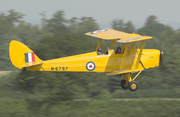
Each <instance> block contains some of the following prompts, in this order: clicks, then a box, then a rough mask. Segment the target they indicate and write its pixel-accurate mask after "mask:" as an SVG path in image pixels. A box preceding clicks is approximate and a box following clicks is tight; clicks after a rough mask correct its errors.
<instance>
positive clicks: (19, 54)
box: [9, 40, 42, 69]
mask: <svg viewBox="0 0 180 117" xmlns="http://www.w3.org/2000/svg"><path fill="white" fill-rule="evenodd" d="M9 56H10V60H11V62H12V64H13V65H14V66H15V67H17V68H19V69H22V68H24V67H29V66H33V65H39V64H42V60H41V59H39V58H38V57H37V56H36V55H35V54H34V52H33V51H32V50H31V49H29V48H28V47H27V46H26V45H24V44H23V43H21V42H19V41H15V40H12V41H11V42H10V45H9Z"/></svg>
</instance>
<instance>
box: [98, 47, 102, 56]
mask: <svg viewBox="0 0 180 117" xmlns="http://www.w3.org/2000/svg"><path fill="white" fill-rule="evenodd" d="M97 54H98V55H101V54H102V48H101V47H99V48H98V49H97Z"/></svg>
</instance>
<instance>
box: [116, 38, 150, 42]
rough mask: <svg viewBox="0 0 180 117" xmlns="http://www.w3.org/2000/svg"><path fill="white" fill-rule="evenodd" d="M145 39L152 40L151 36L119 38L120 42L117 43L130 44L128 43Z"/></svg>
mask: <svg viewBox="0 0 180 117" xmlns="http://www.w3.org/2000/svg"><path fill="white" fill-rule="evenodd" d="M147 39H152V37H151V36H132V37H127V38H121V40H118V41H117V42H120V43H130V42H135V41H141V40H147Z"/></svg>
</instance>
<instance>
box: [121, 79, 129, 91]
mask: <svg viewBox="0 0 180 117" xmlns="http://www.w3.org/2000/svg"><path fill="white" fill-rule="evenodd" d="M128 84H129V83H128V81H126V80H121V87H122V88H123V89H128V88H129V85H128Z"/></svg>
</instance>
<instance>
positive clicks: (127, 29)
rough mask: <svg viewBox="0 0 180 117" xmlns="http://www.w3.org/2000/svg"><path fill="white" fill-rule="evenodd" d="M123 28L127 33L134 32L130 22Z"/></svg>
mask: <svg viewBox="0 0 180 117" xmlns="http://www.w3.org/2000/svg"><path fill="white" fill-rule="evenodd" d="M124 26H125V28H124V31H125V32H127V33H133V32H134V31H135V28H134V26H133V24H132V22H131V21H128V22H127V23H126V24H125V25H124Z"/></svg>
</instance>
